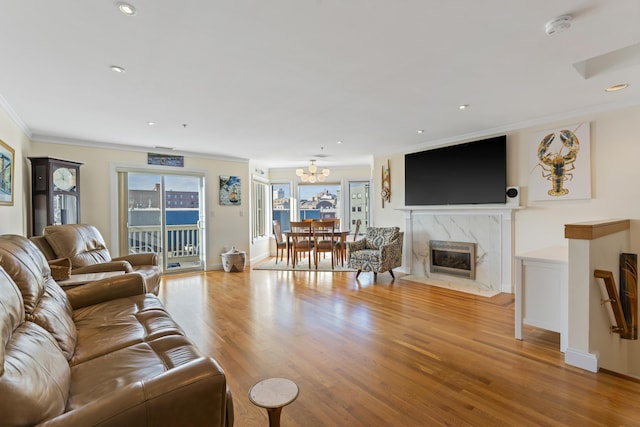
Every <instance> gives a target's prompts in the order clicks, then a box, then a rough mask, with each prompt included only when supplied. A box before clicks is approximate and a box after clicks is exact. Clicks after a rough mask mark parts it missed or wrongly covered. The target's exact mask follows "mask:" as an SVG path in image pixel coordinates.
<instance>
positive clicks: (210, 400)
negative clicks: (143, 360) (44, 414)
mask: <svg viewBox="0 0 640 427" xmlns="http://www.w3.org/2000/svg"><path fill="white" fill-rule="evenodd" d="M227 412H228V409H227V386H226V379H225V376H224V373H223V372H222V369H221V368H220V367H219V366H218V364H217V363H216V362H215V361H214V360H213V359H210V358H206V357H202V358H199V359H196V360H193V361H191V362H189V363H186V364H184V365H182V366H179V367H177V368H174V369H171V370H169V371H167V372H165V373H163V374H160V375H158V376H157V377H155V378H152V379H150V380H147V381H139V382H136V383H133V384H129V385H127V386H125V387H121V388H119V389H118V390H117V391H116V392H114V393H110V394H108V395H106V396H104V397H102V398H101V399H98V400H95V401H93V402H91V403H89V404H88V405H85V406H83V407H81V408H78V409H75V410H73V411H69V412H66V413H64V414H62V415H60V416H58V417H55V418H52V419H50V420H48V421H46V422H44V423H42V424H39V425H42V426H63V425H64V426H70V425H72V426H81V425H105V426H121V425H122V426H124V425H150V426H159V427H164V426H167V427H169V426H178V425H199V426H220V427H224V426H229V427H230V426H232V425H233V418H232V420H231V424H229V423H228V421H226V414H227ZM231 417H233V412H232V413H231Z"/></svg>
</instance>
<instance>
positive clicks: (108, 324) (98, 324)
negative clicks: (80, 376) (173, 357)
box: [70, 294, 184, 365]
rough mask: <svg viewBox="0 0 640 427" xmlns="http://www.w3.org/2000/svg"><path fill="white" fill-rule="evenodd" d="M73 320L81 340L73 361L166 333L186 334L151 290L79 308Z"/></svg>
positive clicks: (81, 360) (73, 362)
mask: <svg viewBox="0 0 640 427" xmlns="http://www.w3.org/2000/svg"><path fill="white" fill-rule="evenodd" d="M74 321H75V324H76V327H77V330H78V341H77V345H76V351H75V354H74V355H73V358H72V359H71V361H70V364H71V365H77V364H79V363H82V362H85V361H87V360H91V359H93V358H96V357H99V356H102V355H104V354H106V353H110V352H113V351H115V350H118V349H121V348H124V347H127V346H130V345H134V344H138V343H141V342H146V341H151V340H154V339H156V338H160V337H163V336H166V335H183V334H184V333H183V331H182V329H181V328H180V327H179V326H178V325H177V324H176V323H175V321H174V320H173V319H172V318H171V317H170V316H169V314H168V313H167V312H166V311H165V310H164V309H163V308H161V303H160V301H159V300H158V299H157V298H156V297H155V296H153V295H150V294H146V295H136V296H132V297H127V298H120V299H117V300H113V301H109V302H106V303H102V304H96V305H92V306H89V307H85V308H81V309H78V310H76V311H75V312H74Z"/></svg>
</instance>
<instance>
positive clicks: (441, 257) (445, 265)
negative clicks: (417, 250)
mask: <svg viewBox="0 0 640 427" xmlns="http://www.w3.org/2000/svg"><path fill="white" fill-rule="evenodd" d="M429 248H430V253H431V256H430V257H429V271H431V273H444V274H451V275H453V276H458V277H464V278H467V279H471V280H475V278H476V244H475V243H472V242H450V241H446V240H429Z"/></svg>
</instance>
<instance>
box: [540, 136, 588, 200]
mask: <svg viewBox="0 0 640 427" xmlns="http://www.w3.org/2000/svg"><path fill="white" fill-rule="evenodd" d="M577 130H578V129H577V128H576V129H575V130H574V131H573V132H572V131H570V130H566V129H563V130H561V131H560V132H558V133H559V134H560V141H561V142H562V146H561V147H560V149H559V150H558V151H556V152H550V151H549V147H550V146H551V143H552V142H553V141H554V140H555V138H556V134H555V133H550V134H548V135H546V136H545V137H544V138H542V141H540V145H538V159H539V162H538V164H537V165H536V167H538V166H540V168H541V169H542V177H543V178H545V179H547V180H549V181H551V189H550V190H549V191H548V192H547V194H549V195H550V196H564V195H565V194H569V190H568V189H567V188H565V187H564V183H565V181H570V180H572V179H573V174H572V173H571V171H572V170H574V169H575V168H576V167H575V164H574V163H575V161H576V159H577V157H578V151H579V150H580V141H578V137H577V136H576V135H575V132H576V131H577ZM565 148H566V151H564V153H563V150H564V149H565Z"/></svg>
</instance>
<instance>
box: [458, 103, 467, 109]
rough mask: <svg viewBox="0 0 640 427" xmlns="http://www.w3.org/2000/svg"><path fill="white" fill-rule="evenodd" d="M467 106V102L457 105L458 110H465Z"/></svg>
mask: <svg viewBox="0 0 640 427" xmlns="http://www.w3.org/2000/svg"><path fill="white" fill-rule="evenodd" d="M467 108H469V104H462V105H458V110H466V109H467Z"/></svg>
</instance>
